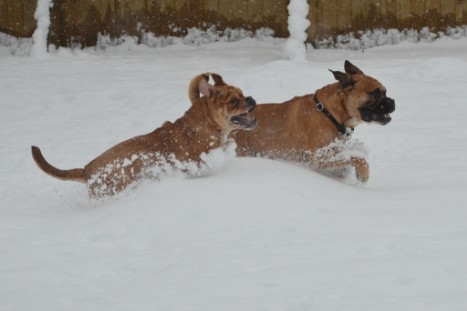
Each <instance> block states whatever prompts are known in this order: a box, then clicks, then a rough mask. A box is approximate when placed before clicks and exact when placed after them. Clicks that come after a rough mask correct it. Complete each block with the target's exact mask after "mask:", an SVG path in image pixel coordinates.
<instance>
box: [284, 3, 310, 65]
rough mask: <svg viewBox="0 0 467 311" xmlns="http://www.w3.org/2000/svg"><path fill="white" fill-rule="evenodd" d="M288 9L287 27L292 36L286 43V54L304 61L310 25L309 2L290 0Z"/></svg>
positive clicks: (289, 57) (290, 57)
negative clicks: (307, 31)
mask: <svg viewBox="0 0 467 311" xmlns="http://www.w3.org/2000/svg"><path fill="white" fill-rule="evenodd" d="M287 9H288V11H289V18H288V20H287V23H288V27H287V28H288V30H289V34H290V37H289V38H288V39H287V41H286V43H285V44H284V54H285V57H286V58H287V59H291V60H295V61H304V60H306V46H305V41H306V39H307V33H306V30H307V29H308V26H310V21H309V20H308V2H307V1H306V0H290V3H289V5H288V6H287Z"/></svg>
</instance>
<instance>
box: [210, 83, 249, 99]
mask: <svg viewBox="0 0 467 311" xmlns="http://www.w3.org/2000/svg"><path fill="white" fill-rule="evenodd" d="M215 89H216V91H215V94H214V95H215V96H216V97H218V98H220V99H229V98H231V97H239V98H242V97H243V93H242V91H241V90H240V89H239V88H237V87H235V86H231V85H222V86H216V87H215Z"/></svg>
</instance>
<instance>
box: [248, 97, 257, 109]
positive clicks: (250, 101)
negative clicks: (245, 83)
mask: <svg viewBox="0 0 467 311" xmlns="http://www.w3.org/2000/svg"><path fill="white" fill-rule="evenodd" d="M245 102H246V103H247V105H248V112H250V111H252V110H253V109H255V107H256V100H254V99H253V97H251V96H248V97H245Z"/></svg>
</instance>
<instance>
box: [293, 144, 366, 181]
mask: <svg viewBox="0 0 467 311" xmlns="http://www.w3.org/2000/svg"><path fill="white" fill-rule="evenodd" d="M297 159H299V162H302V163H305V164H306V165H307V166H310V167H311V168H313V169H316V170H338V169H342V168H345V167H346V166H352V167H354V168H355V174H356V177H357V179H358V180H359V181H361V182H367V181H368V179H369V177H370V167H369V165H368V163H367V161H366V160H365V159H364V158H362V157H355V156H351V157H350V158H348V159H347V158H343V157H342V156H341V150H340V149H339V148H326V149H321V150H320V151H318V152H303V153H300V155H299V156H298V157H297ZM338 175H339V174H338Z"/></svg>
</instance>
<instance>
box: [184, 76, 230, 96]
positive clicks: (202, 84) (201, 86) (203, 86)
mask: <svg viewBox="0 0 467 311" xmlns="http://www.w3.org/2000/svg"><path fill="white" fill-rule="evenodd" d="M210 76H211V77H212V79H213V80H214V85H215V86H220V85H225V82H224V80H223V79H222V77H221V75H219V74H217V73H214V72H206V73H203V74H200V75H197V76H196V77H194V78H193V79H192V80H191V82H190V86H189V87H188V97H189V98H190V101H191V103H192V104H193V103H195V102H196V101H197V100H198V99H199V98H200V97H201V94H203V95H204V96H208V95H209V94H210V90H213V87H212V85H210V84H209V83H208V82H209V77H210ZM211 95H212V94H211Z"/></svg>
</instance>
